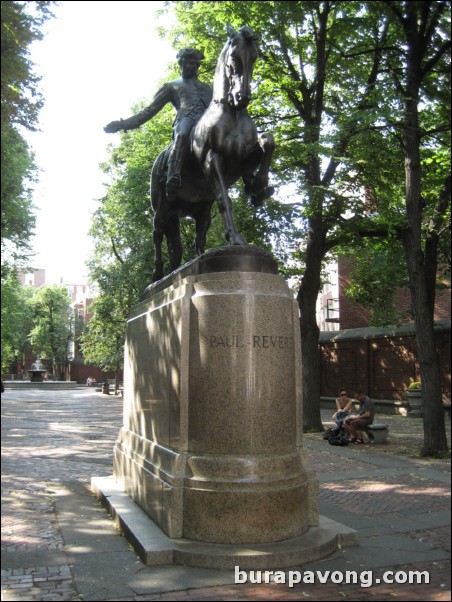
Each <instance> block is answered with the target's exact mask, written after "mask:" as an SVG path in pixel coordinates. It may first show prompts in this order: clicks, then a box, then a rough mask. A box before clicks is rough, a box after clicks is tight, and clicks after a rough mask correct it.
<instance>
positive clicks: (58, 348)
mask: <svg viewBox="0 0 452 602" xmlns="http://www.w3.org/2000/svg"><path fill="white" fill-rule="evenodd" d="M30 307H31V308H32V311H33V328H32V329H31V332H30V335H29V337H30V342H31V346H32V349H33V351H34V353H36V355H38V356H40V357H43V358H46V359H49V360H51V362H52V370H53V376H54V378H56V379H60V378H61V375H62V374H63V375H64V373H65V371H66V365H67V361H68V351H69V346H70V342H71V341H72V339H73V333H72V330H71V326H70V324H71V322H70V321H71V306H70V298H69V295H68V292H67V290H66V288H65V287H64V286H58V285H52V286H50V285H47V286H44V287H43V288H40V289H37V290H36V292H35V294H34V296H33V297H32V298H31V300H30Z"/></svg>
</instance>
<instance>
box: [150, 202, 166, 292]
mask: <svg viewBox="0 0 452 602" xmlns="http://www.w3.org/2000/svg"><path fill="white" fill-rule="evenodd" d="M163 228H164V226H163V224H162V223H161V220H160V219H159V218H158V215H157V213H156V214H155V217H154V252H155V258H154V271H153V273H152V282H157V281H158V280H161V279H162V278H163V256H162V243H163V235H164V229H163Z"/></svg>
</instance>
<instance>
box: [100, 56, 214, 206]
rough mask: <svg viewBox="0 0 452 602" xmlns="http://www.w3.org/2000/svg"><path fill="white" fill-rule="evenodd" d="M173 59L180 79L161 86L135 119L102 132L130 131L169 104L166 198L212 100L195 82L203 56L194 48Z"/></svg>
mask: <svg viewBox="0 0 452 602" xmlns="http://www.w3.org/2000/svg"><path fill="white" fill-rule="evenodd" d="M176 58H177V59H178V60H179V65H180V66H181V69H182V77H180V78H179V79H176V80H174V81H171V82H168V83H167V84H164V85H163V86H162V87H161V88H160V90H159V91H158V92H157V94H156V95H155V96H154V99H153V101H152V102H151V104H150V105H149V106H148V107H146V108H145V109H143V110H142V111H140V112H139V113H138V114H137V115H134V116H132V117H129V118H128V119H121V120H120V121H112V122H111V123H109V124H108V125H107V126H106V127H105V128H104V130H105V132H107V134H114V133H115V132H118V131H120V130H133V129H135V128H138V127H140V125H143V123H146V121H149V120H150V119H152V118H153V117H154V115H156V114H157V113H158V112H159V111H160V110H161V109H162V108H163V107H164V106H165V105H166V104H168V103H171V104H172V105H173V107H174V108H175V109H176V110H177V116H176V119H175V121H174V123H173V143H172V145H171V148H170V153H169V160H168V173H167V180H166V189H167V195H168V196H171V197H172V196H174V195H175V194H176V193H177V191H178V190H179V188H180V187H181V185H182V181H181V175H180V172H181V166H182V161H183V158H184V155H185V152H186V150H187V149H188V147H189V141H190V132H191V131H192V129H193V126H194V125H195V124H196V123H197V121H198V120H199V118H200V117H201V115H202V114H203V113H204V111H205V110H206V108H207V107H208V106H209V104H210V101H211V100H212V88H211V86H209V85H208V84H204V83H203V82H201V81H199V79H198V70H199V65H200V64H201V61H202V60H203V59H204V55H203V54H202V52H200V51H199V50H195V49H194V48H184V49H183V50H180V51H179V52H178V53H177V56H176Z"/></svg>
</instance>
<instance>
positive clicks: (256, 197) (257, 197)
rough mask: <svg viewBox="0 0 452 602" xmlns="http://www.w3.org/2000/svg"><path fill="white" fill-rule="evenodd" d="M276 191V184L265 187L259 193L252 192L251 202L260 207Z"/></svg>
mask: <svg viewBox="0 0 452 602" xmlns="http://www.w3.org/2000/svg"><path fill="white" fill-rule="evenodd" d="M274 193H275V188H274V186H267V188H264V189H263V190H261V191H260V192H259V193H258V194H252V195H251V197H250V200H251V204H252V205H253V206H254V207H260V206H261V205H262V203H263V202H264V201H265V200H266V199H269V198H270V197H271V196H273V195H274Z"/></svg>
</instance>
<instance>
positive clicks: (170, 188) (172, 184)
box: [166, 144, 185, 200]
mask: <svg viewBox="0 0 452 602" xmlns="http://www.w3.org/2000/svg"><path fill="white" fill-rule="evenodd" d="M184 154H185V148H178V145H177V144H175V145H174V148H173V151H172V153H171V157H170V159H169V161H168V174H167V178H166V196H167V198H168V199H169V200H171V199H172V198H174V197H175V196H176V195H177V193H178V192H179V190H180V188H181V187H182V178H181V175H180V171H181V165H182V159H183V158H184Z"/></svg>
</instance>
